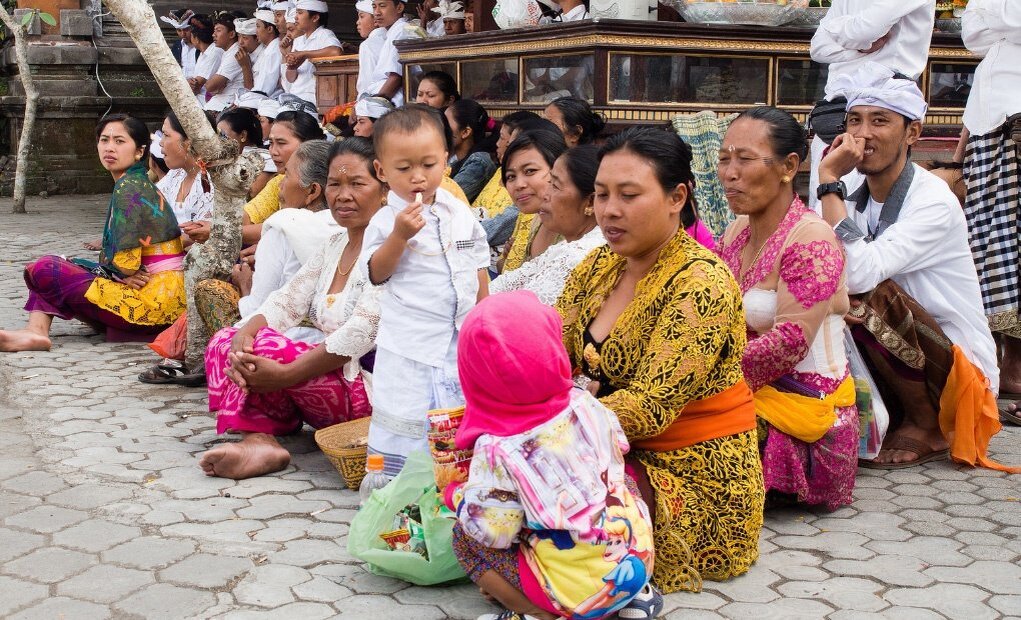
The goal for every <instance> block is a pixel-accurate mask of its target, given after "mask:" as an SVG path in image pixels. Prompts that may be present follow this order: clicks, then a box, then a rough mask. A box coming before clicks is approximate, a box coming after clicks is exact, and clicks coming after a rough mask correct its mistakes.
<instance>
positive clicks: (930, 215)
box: [838, 164, 1000, 391]
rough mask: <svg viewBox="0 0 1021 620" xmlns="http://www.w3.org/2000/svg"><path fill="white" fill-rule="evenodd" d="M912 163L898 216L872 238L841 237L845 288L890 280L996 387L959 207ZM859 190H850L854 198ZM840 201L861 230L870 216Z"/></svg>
mask: <svg viewBox="0 0 1021 620" xmlns="http://www.w3.org/2000/svg"><path fill="white" fill-rule="evenodd" d="M911 165H912V166H914V169H915V170H914V178H913V179H912V180H911V185H910V186H909V188H908V191H907V195H906V196H905V198H904V203H903V206H902V207H901V210H900V215H899V217H898V218H897V221H896V222H895V223H894V224H892V225H890V226H889V228H887V229H886V230H885V231H883V232H882V233H881V234H880V235H879V237H877V238H876V239H875V240H874V241H872V242H871V243H866V241H865V240H864V239H858V240H855V241H847V240H845V241H844V251H845V252H846V255H847V289H848V290H847V292H848V293H849V294H851V295H857V294H860V293H866V292H868V291H871V290H872V289H874V288H875V287H876V286H878V285H879V284H880V283H881V282H882V281H883V280H886V279H892V280H893V281H894V282H896V283H897V284H899V285H900V286H901V288H903V289H904V290H905V292H907V294H908V295H911V297H913V298H914V299H915V301H917V302H918V303H919V305H921V306H922V307H923V308H925V310H926V311H927V312H928V313H929V314H931V315H932V317H933V318H934V319H935V320H936V322H937V323H939V326H940V327H941V328H942V329H943V331H944V333H946V335H947V337H948V338H949V339H950V340H951V342H953V343H954V344H956V345H958V346H959V347H961V349H962V350H963V351H964V353H965V355H967V357H968V359H969V360H971V362H972V363H973V364H975V365H976V366H977V367H978V368H979V369H981V370H982V372H983V373H984V374H985V376H986V378H987V379H989V384H990V386H991V387H992V389H993V390H994V391H995V390H996V386H998V385H999V375H1000V373H999V369H998V367H997V363H996V345H995V344H994V343H993V337H992V335H991V334H990V332H989V323H988V322H987V320H986V315H985V310H984V308H983V306H982V293H981V291H980V290H979V284H978V275H977V274H976V272H975V261H974V259H973V258H972V255H971V247H970V246H969V245H968V224H967V222H966V221H965V219H964V212H963V211H962V210H961V204H960V203H959V202H958V200H957V197H956V196H954V194H953V192H952V191H950V188H949V187H948V186H947V184H946V183H945V182H944V181H943V180H942V179H940V178H939V177H937V176H936V175H934V174H932V173H931V172H928V171H926V170H923V169H922V168H920V167H919V166H917V165H915V164H911ZM858 189H859V188H855V189H854V190H851V193H852V197H853V194H854V193H855V192H856V191H857V190H858ZM845 205H846V207H847V216H848V218H850V219H852V220H853V221H854V223H855V224H856V225H857V226H858V228H859V229H860V230H861V231H865V230H866V225H867V219H868V216H867V215H866V214H865V213H859V212H858V210H857V209H856V208H855V207H856V205H855V203H854V202H853V201H851V200H848V201H847V202H846V203H845ZM839 228H840V227H838V232H839Z"/></svg>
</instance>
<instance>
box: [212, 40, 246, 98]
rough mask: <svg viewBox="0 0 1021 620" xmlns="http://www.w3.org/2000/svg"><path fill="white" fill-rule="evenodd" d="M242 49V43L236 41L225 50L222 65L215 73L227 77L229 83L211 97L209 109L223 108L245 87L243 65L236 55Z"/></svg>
mask: <svg viewBox="0 0 1021 620" xmlns="http://www.w3.org/2000/svg"><path fill="white" fill-rule="evenodd" d="M239 49H241V44H240V43H234V45H231V46H230V47H228V48H227V49H226V50H225V51H224V52H223V58H222V59H221V60H220V66H219V68H217V69H216V73H215V74H214V75H222V76H223V77H225V78H227V84H226V85H225V86H224V87H223V90H221V91H220V92H219V93H217V94H215V95H213V96H212V97H210V98H209V103H208V106H209V109H211V110H222V109H224V108H226V107H227V106H229V105H231V104H233V103H234V97H235V96H237V94H238V93H240V92H241V91H243V90H244V89H245V76H244V74H243V73H242V72H241V65H240V64H239V63H238V59H237V58H235V57H234V56H235V55H236V54H237V53H238V50H239Z"/></svg>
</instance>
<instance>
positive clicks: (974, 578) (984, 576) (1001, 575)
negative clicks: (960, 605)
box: [925, 560, 1021, 594]
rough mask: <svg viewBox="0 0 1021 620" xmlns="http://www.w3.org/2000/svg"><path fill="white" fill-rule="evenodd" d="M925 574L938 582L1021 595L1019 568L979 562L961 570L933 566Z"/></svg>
mask: <svg viewBox="0 0 1021 620" xmlns="http://www.w3.org/2000/svg"><path fill="white" fill-rule="evenodd" d="M925 574H926V575H928V576H929V577H932V578H933V579H936V580H938V581H940V582H950V583H964V584H973V585H976V586H979V587H981V588H982V589H984V590H987V591H989V592H992V593H994V594H1021V566H1018V565H1017V564H1013V563H1011V562H990V561H987V560H980V561H977V562H974V563H972V564H969V565H968V566H965V567H963V568H959V567H949V566H933V567H932V568H930V569H928V570H926V571H925Z"/></svg>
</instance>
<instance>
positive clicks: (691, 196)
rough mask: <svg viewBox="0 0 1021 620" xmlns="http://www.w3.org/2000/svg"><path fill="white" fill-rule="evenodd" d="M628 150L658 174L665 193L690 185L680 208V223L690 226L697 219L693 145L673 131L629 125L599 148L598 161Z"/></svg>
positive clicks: (686, 226)
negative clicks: (692, 166) (692, 167)
mask: <svg viewBox="0 0 1021 620" xmlns="http://www.w3.org/2000/svg"><path fill="white" fill-rule="evenodd" d="M621 151H628V152H630V153H633V154H635V155H637V156H638V157H640V158H642V159H644V160H645V161H646V162H648V164H649V165H650V166H652V169H653V170H654V171H655V173H656V180H657V181H659V184H660V186H662V188H663V190H664V191H666V192H673V191H674V190H675V189H677V186H678V185H686V186H687V187H688V200H687V202H685V204H684V208H683V209H682V210H681V225H682V226H684V227H685V228H688V227H690V226H691V225H692V224H694V223H695V221H696V220H697V219H698V206H697V205H696V203H695V173H694V172H693V171H692V170H691V146H689V145H688V143H687V142H685V141H684V140H681V138H680V136H678V135H677V134H676V133H674V132H673V131H668V130H667V131H665V130H663V129H659V128H656V127H630V128H628V129H625V130H624V131H622V132H621V133H618V134H616V135H614V136H611V137H610V138H609V139H608V140H607V141H606V143H605V144H603V146H601V147H600V148H599V163H600V165H602V162H603V158H604V157H606V156H607V155H609V154H611V153H617V152H621Z"/></svg>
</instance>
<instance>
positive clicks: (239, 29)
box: [234, 17, 255, 37]
mask: <svg viewBox="0 0 1021 620" xmlns="http://www.w3.org/2000/svg"><path fill="white" fill-rule="evenodd" d="M234 32H236V33H238V34H243V35H247V36H250V37H251V36H254V35H255V18H254V17H253V18H251V19H235V20H234Z"/></svg>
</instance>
